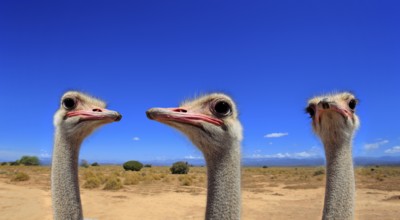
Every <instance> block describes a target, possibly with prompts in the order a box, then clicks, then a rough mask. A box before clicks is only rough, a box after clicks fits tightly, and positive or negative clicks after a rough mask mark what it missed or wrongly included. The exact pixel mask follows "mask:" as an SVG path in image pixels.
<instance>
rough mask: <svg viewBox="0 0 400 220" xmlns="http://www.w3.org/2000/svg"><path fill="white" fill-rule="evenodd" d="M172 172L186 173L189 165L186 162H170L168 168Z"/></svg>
mask: <svg viewBox="0 0 400 220" xmlns="http://www.w3.org/2000/svg"><path fill="white" fill-rule="evenodd" d="M170 170H171V173H172V174H187V173H188V172H189V166H188V163H187V162H182V161H179V162H176V163H174V164H172V167H171V168H170Z"/></svg>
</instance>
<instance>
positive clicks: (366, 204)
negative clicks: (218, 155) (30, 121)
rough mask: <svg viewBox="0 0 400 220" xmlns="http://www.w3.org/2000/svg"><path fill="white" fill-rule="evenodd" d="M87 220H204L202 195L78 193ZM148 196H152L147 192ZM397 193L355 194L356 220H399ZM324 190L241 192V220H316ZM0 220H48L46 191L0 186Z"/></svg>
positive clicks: (203, 199)
mask: <svg viewBox="0 0 400 220" xmlns="http://www.w3.org/2000/svg"><path fill="white" fill-rule="evenodd" d="M81 190H82V191H81V194H82V202H83V209H84V215H85V217H86V218H90V219H112V220H113V219H116V220H123V219H167V220H168V219H204V210H205V202H206V192H205V190H203V191H202V192H201V193H196V194H193V193H189V192H157V193H150V191H148V192H149V193H146V190H143V191H129V190H122V191H116V192H112V191H104V190H85V189H81ZM152 191H154V190H152ZM399 195H400V192H399V191H391V192H388V191H380V190H371V189H359V190H357V205H356V219H363V220H364V219H374V220H375V219H379V220H383V219H400V199H399ZM323 197H324V188H318V189H298V190H293V189H283V187H282V186H278V187H269V188H268V189H267V190H265V191H264V192H250V191H243V193H242V198H243V200H242V204H243V210H242V219H251V220H252V219H254V220H257V219H320V218H321V210H322V206H323ZM0 213H1V214H0V219H33V220H36V219H38V220H39V219H40V220H47V219H52V210H51V193H50V190H49V189H43V188H39V187H34V186H30V185H29V184H27V185H14V184H10V183H6V182H0Z"/></svg>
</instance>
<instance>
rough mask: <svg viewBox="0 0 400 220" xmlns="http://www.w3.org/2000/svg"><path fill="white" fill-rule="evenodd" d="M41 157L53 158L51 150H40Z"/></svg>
mask: <svg viewBox="0 0 400 220" xmlns="http://www.w3.org/2000/svg"><path fill="white" fill-rule="evenodd" d="M39 157H40V158H43V159H45V158H46V159H47V158H51V154H49V152H47V151H46V150H40V154H39Z"/></svg>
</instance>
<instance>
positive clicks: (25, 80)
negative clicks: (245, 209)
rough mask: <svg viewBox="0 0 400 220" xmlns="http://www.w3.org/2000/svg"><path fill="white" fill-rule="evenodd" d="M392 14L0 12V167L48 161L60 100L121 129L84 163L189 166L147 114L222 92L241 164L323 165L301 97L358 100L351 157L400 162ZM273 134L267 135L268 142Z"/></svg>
mask: <svg viewBox="0 0 400 220" xmlns="http://www.w3.org/2000/svg"><path fill="white" fill-rule="evenodd" d="M399 9H400V5H399V3H396V2H395V1H393V2H391V1H384V2H383V1H367V2H366V1H323V2H321V1H117V2H116V1H72V2H71V1H68V2H67V1H57V2H54V1H34V2H32V1H27V2H21V1H2V2H1V3H0V74H1V79H0V98H1V102H0V112H1V114H0V119H1V123H0V131H1V132H0V159H1V160H15V159H18V158H19V157H20V156H22V155H26V154H30V155H37V156H40V157H41V158H48V157H49V156H50V155H51V153H52V144H53V132H54V128H53V124H52V118H53V114H54V113H55V111H56V110H57V108H58V103H59V99H60V97H61V95H62V94H63V93H64V92H65V91H67V90H70V89H73V90H80V91H84V92H87V93H89V94H92V95H94V96H97V97H100V98H102V99H104V100H106V101H107V102H108V104H109V105H108V107H109V109H113V110H117V111H119V112H121V113H122V114H123V119H122V121H120V122H118V123H113V124H109V125H106V126H104V127H103V128H101V129H100V130H98V131H97V132H96V133H94V134H93V135H92V136H90V137H89V138H88V139H87V140H86V141H85V142H84V144H83V147H82V149H81V156H80V157H81V158H82V159H87V160H89V161H91V162H94V161H126V160H130V159H137V160H163V159H174V158H198V157H201V153H200V152H199V151H198V150H197V149H196V148H195V147H194V146H193V145H192V144H191V143H190V141H188V140H187V139H186V138H185V137H184V136H183V135H182V134H180V133H179V132H177V131H175V130H173V129H171V128H170V127H167V126H165V125H163V124H160V123H157V122H154V121H150V120H148V119H147V118H146V116H145V111H146V110H147V109H148V108H151V107H174V106H177V105H178V104H179V103H180V102H181V101H182V100H184V99H187V98H191V97H194V96H196V95H198V94H203V93H209V92H215V91H217V92H225V93H227V94H229V95H231V96H232V97H233V98H234V99H235V100H236V102H237V105H238V107H239V111H240V120H241V122H242V124H243V127H244V137H245V138H244V141H243V150H242V153H243V157H246V158H263V157H264V158H285V157H294V158H309V157H322V156H323V148H322V146H321V144H320V142H319V140H318V139H317V138H316V137H315V136H314V134H313V133H312V131H311V126H310V119H309V118H308V116H307V115H306V114H304V111H303V109H304V108H305V105H306V101H307V99H308V98H309V97H311V96H314V95H319V94H321V93H327V92H331V91H343V90H349V91H353V92H354V93H355V94H356V95H357V97H358V98H359V99H360V100H361V103H360V105H359V106H358V109H357V112H358V114H359V117H360V119H361V127H360V130H359V131H358V132H357V135H356V138H355V140H354V155H355V156H374V157H375V156H376V157H378V156H400V123H399V122H400V116H399V114H398V112H399V109H400V102H399V94H400V93H399V86H398V85H399V82H400V74H399V73H400V62H399V60H400V28H399V21H400V13H398V12H399ZM273 133H278V134H275V135H269V136H279V137H271V138H268V137H267V136H268V134H273Z"/></svg>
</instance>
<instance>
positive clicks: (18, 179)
mask: <svg viewBox="0 0 400 220" xmlns="http://www.w3.org/2000/svg"><path fill="white" fill-rule="evenodd" d="M27 180H29V175H28V174H26V173H23V172H17V173H15V174H14V176H13V177H11V181H13V182H21V181H27Z"/></svg>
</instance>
